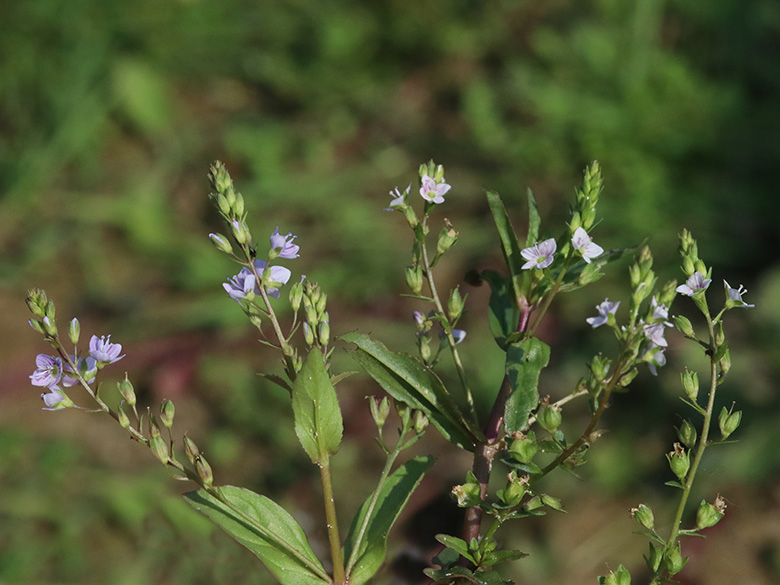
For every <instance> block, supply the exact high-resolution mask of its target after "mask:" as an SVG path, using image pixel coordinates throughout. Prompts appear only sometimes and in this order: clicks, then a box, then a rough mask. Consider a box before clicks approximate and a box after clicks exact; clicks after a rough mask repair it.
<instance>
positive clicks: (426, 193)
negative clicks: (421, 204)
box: [420, 175, 452, 203]
mask: <svg viewBox="0 0 780 585" xmlns="http://www.w3.org/2000/svg"><path fill="white" fill-rule="evenodd" d="M451 188H452V187H451V186H450V185H448V184H447V183H445V182H444V180H443V179H442V182H441V183H437V182H436V180H435V179H433V178H431V177H429V176H428V175H423V178H422V187H420V195H422V198H423V199H425V200H426V201H430V202H431V203H444V194H445V193H447V191H449V190H450V189H451Z"/></svg>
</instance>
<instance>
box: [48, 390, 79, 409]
mask: <svg viewBox="0 0 780 585" xmlns="http://www.w3.org/2000/svg"><path fill="white" fill-rule="evenodd" d="M41 399H42V400H43V403H44V404H45V405H46V406H44V407H43V410H62V409H63V408H68V407H70V406H73V402H72V401H71V399H70V398H68V397H67V396H65V395H64V394H63V393H62V391H61V390H60V389H59V388H58V387H57V386H52V387H51V388H49V392H44V393H43V394H41Z"/></svg>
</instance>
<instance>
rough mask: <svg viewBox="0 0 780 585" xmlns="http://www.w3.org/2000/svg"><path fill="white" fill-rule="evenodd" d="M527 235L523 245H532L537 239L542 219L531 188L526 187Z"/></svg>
mask: <svg viewBox="0 0 780 585" xmlns="http://www.w3.org/2000/svg"><path fill="white" fill-rule="evenodd" d="M527 194H528V237H526V239H525V247H526V248H528V247H529V246H533V245H534V244H535V243H536V242H537V241H538V240H539V229H540V226H541V225H542V219H541V218H540V217H539V207H537V205H536V198H535V197H534V194H533V192H532V191H531V189H528V191H527Z"/></svg>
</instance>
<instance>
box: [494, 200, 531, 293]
mask: <svg viewBox="0 0 780 585" xmlns="http://www.w3.org/2000/svg"><path fill="white" fill-rule="evenodd" d="M487 199H488V206H489V207H490V211H491V212H492V214H493V221H494V222H495V224H496V229H497V230H498V237H499V238H500V240H501V251H502V252H503V253H504V260H505V261H506V265H507V268H508V269H509V275H510V277H511V280H512V287H513V289H514V296H515V298H516V299H519V298H521V297H523V296H525V291H527V290H528V287H529V286H530V280H529V278H528V277H527V274H525V272H524V271H523V269H522V266H523V264H525V261H524V260H523V257H522V256H521V255H520V246H519V245H518V243H517V236H516V235H515V231H514V230H513V229H512V223H511V222H510V221H509V215H507V212H506V208H505V207H504V203H503V202H502V201H501V197H500V196H499V195H498V193H496V192H494V191H488V192H487Z"/></svg>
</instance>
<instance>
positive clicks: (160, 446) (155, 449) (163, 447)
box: [149, 435, 170, 464]
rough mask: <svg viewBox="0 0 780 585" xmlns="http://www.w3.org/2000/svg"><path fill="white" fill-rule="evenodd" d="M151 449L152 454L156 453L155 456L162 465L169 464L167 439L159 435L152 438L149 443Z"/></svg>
mask: <svg viewBox="0 0 780 585" xmlns="http://www.w3.org/2000/svg"><path fill="white" fill-rule="evenodd" d="M149 448H150V449H151V450H152V453H154V456H155V457H157V459H159V460H160V463H163V464H166V463H168V460H169V459H170V452H169V451H168V443H167V442H166V441H165V439H163V438H162V437H161V436H159V435H157V436H156V437H152V439H151V440H150V441H149Z"/></svg>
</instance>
